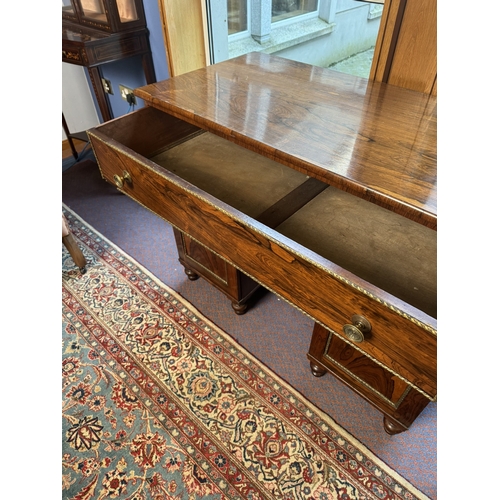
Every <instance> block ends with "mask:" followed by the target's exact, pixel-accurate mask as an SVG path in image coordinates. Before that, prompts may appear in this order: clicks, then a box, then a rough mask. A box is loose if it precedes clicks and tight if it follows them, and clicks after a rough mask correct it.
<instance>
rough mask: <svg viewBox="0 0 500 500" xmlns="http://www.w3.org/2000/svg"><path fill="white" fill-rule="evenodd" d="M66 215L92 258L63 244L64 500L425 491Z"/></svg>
mask: <svg viewBox="0 0 500 500" xmlns="http://www.w3.org/2000/svg"><path fill="white" fill-rule="evenodd" d="M63 210H64V212H65V215H66V217H67V219H68V221H69V224H70V227H71V229H72V232H73V235H74V236H75V238H76V240H77V242H78V243H79V244H80V247H81V248H82V250H83V252H84V254H85V257H86V258H87V260H88V265H87V272H86V273H85V274H81V273H80V272H79V270H78V269H77V268H76V266H75V265H74V263H73V261H72V259H71V257H70V256H69V254H68V253H67V251H66V249H65V248H64V247H63V255H62V261H63V272H62V284H63V286H62V302H63V306H62V341H63V342H62V345H63V356H62V444H63V456H62V497H63V498H64V499H68V500H87V499H99V500H100V499H104V498H117V499H123V500H150V499H151V500H160V499H165V500H166V499H172V500H173V499H178V500H195V499H209V500H210V499H214V500H215V499H221V500H222V499H248V500H259V499H273V500H274V499H283V500H309V499H311V500H313V499H314V500H333V499H335V500H337V499H340V500H350V499H357V500H364V499H366V500H389V499H394V500H399V499H404V500H413V499H427V497H426V496H425V495H424V494H423V493H421V492H419V491H418V490H417V489H416V488H414V487H413V486H412V485H411V484H409V483H408V482H407V481H405V480H404V479H403V478H402V477H400V476H399V475H398V474H397V473H396V472H395V471H393V470H392V469H390V468H389V467H388V466H387V465H385V464H384V463H383V462H382V461H381V460H379V459H378V458H377V457H376V456H374V455H373V454H372V453H370V452H369V451H368V450H367V449H366V448H364V447H363V445H362V444H361V443H359V442H358V441H356V439H355V438H354V437H353V436H351V435H349V434H348V433H347V432H346V431H345V430H343V429H342V428H340V427H339V426H338V425H337V424H336V423H335V422H334V421H333V420H332V419H330V418H329V417H328V416H327V415H325V414H324V413H323V412H321V411H320V410H319V409H317V408H316V407H315V406H313V405H312V404H311V403H309V402H308V401H307V400H306V399H305V398H304V397H303V396H301V395H300V394H298V393H297V392H296V391H294V389H293V388H292V387H291V386H289V385H288V384H287V383H286V382H284V381H283V380H281V379H280V378H279V377H278V376H277V375H275V374H273V372H272V371H270V370H269V369H268V368H266V367H265V366H263V365H262V364H261V363H259V361H258V360H257V359H255V358H254V357H252V355H251V354H249V353H248V352H246V351H245V350H244V349H243V348H242V347H241V346H239V345H238V344H237V343H236V342H235V341H234V340H232V339H231V337H230V336H229V335H227V334H226V333H225V332H223V331H222V330H220V329H219V328H218V327H217V326H215V325H214V324H212V323H211V322H210V321H209V320H208V319H207V318H204V317H203V315H202V314H200V312H199V311H197V310H196V309H195V308H194V307H193V306H191V305H190V304H189V303H187V302H186V301H185V300H184V299H182V298H181V297H180V296H179V295H177V294H176V293H175V292H174V291H172V290H170V289H169V288H168V287H167V286H166V285H165V284H163V283H162V282H160V281H159V280H158V279H157V278H156V277H154V276H153V275H152V274H150V273H149V272H148V271H147V270H146V269H144V268H143V267H142V266H141V265H140V264H138V263H137V262H136V261H134V260H133V259H132V258H131V257H129V256H128V255H126V254H125V253H124V252H123V251H122V250H120V249H119V248H117V247H116V246H115V245H113V244H112V243H111V242H109V241H108V240H107V239H106V238H104V237H103V236H102V235H100V234H99V233H98V232H97V231H95V230H94V229H93V228H92V227H90V226H89V225H88V224H86V223H85V222H84V221H82V220H81V219H80V218H79V217H78V216H77V215H76V214H75V213H73V212H72V211H71V210H69V209H68V208H67V207H65V206H63ZM304 355H305V353H304Z"/></svg>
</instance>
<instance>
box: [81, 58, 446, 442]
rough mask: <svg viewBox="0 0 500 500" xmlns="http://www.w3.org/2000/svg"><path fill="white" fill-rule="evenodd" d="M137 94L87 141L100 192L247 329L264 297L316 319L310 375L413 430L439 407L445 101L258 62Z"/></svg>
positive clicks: (239, 61)
mask: <svg viewBox="0 0 500 500" xmlns="http://www.w3.org/2000/svg"><path fill="white" fill-rule="evenodd" d="M135 92H136V95H137V96H138V97H140V98H142V99H144V101H145V102H146V104H147V106H146V107H145V108H143V109H141V110H138V111H136V112H134V113H131V114H128V115H126V116H124V117H121V118H119V119H116V120H113V121H111V122H108V123H105V124H103V125H101V126H99V127H96V128H94V129H92V130H90V131H88V134H89V137H90V140H91V143H92V146H93V148H94V151H95V155H96V158H97V161H98V164H99V168H100V170H101V173H102V175H103V177H104V178H105V179H107V180H108V181H110V182H113V183H115V184H116V186H117V188H118V189H119V190H120V191H122V192H123V193H125V194H126V195H128V196H130V197H131V198H133V199H134V200H136V201H137V202H139V203H140V204H142V205H144V206H146V207H148V208H149V209H151V210H152V211H153V212H155V213H156V214H158V215H159V216H160V217H162V218H164V219H165V220H167V221H168V222H169V223H170V224H172V226H173V227H174V228H175V233H176V239H177V244H178V248H179V258H180V260H181V262H182V263H183V265H184V266H185V267H186V271H187V273H188V275H189V276H190V277H191V278H193V279H194V278H196V277H197V276H199V275H201V276H203V277H204V278H205V279H207V280H209V281H210V283H212V284H213V285H214V286H217V287H218V288H219V289H220V290H222V291H223V292H224V293H226V295H227V296H228V297H229V298H230V300H231V301H232V303H233V307H234V308H235V311H236V312H237V313H243V312H245V310H246V305H247V302H248V299H249V297H250V296H251V295H252V293H253V292H254V291H255V289H256V288H257V287H258V286H261V285H262V286H264V287H266V288H267V289H269V290H271V291H272V292H273V293H275V294H277V295H279V296H280V297H282V298H283V299H285V300H286V301H288V302H289V303H290V304H292V305H293V306H295V307H297V308H298V309H299V310H301V311H302V312H303V313H304V314H306V315H308V316H309V317H311V318H313V319H314V321H315V325H316V326H315V328H314V331H313V332H312V339H311V346H310V350H309V352H308V353H304V356H306V355H307V356H308V358H309V360H310V363H311V369H312V373H313V375H315V376H321V375H324V374H325V373H327V372H329V373H331V374H333V375H334V376H336V377H338V378H340V379H341V380H342V381H343V382H345V383H346V384H347V385H348V386H350V387H351V388H352V389H353V390H354V391H356V392H357V393H358V394H359V395H360V396H362V397H364V398H366V399H367V400H368V401H370V402H371V403H372V404H373V405H375V406H376V407H377V408H378V409H379V410H380V411H381V412H382V413H383V414H384V428H385V430H386V431H387V432H388V433H390V434H395V433H398V432H402V431H404V430H406V429H407V428H408V427H409V426H410V425H411V423H412V422H413V421H414V420H415V418H416V417H417V416H418V415H419V414H420V412H421V411H422V410H423V408H424V407H425V406H426V405H427V403H428V402H429V401H433V400H435V399H436V395H437V377H436V364H437V360H436V358H437V356H436V347H437V307H436V303H437V299H436V297H437V291H436V289H437V286H436V234H437V200H436V156H437V155H436V98H435V97H433V96H429V95H426V94H421V93H418V92H415V91H411V90H407V89H403V88H398V87H394V86H390V85H387V84H383V83H378V82H371V81H368V80H366V79H363V78H358V77H354V76H350V75H345V74H341V73H337V72H334V71H332V70H329V69H323V68H318V67H313V66H309V65H306V64H302V63H299V62H294V61H290V60H287V59H283V58H280V57H276V56H271V55H266V54H260V53H251V54H247V55H244V56H241V57H238V58H235V59H232V60H229V61H225V62H222V63H218V64H215V65H213V66H209V67H207V68H203V69H199V70H196V71H193V72H191V73H188V74H184V75H180V76H177V77H175V78H171V79H169V80H165V81H162V82H158V83H154V84H151V85H147V86H145V87H142V88H139V89H136V91H135Z"/></svg>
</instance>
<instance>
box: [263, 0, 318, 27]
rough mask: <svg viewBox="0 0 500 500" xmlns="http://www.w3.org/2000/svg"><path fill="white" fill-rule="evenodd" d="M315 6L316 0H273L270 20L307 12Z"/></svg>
mask: <svg viewBox="0 0 500 500" xmlns="http://www.w3.org/2000/svg"><path fill="white" fill-rule="evenodd" d="M317 8H318V0H273V17H272V22H273V23H275V22H277V21H282V20H283V19H289V18H290V17H295V16H301V15H303V14H308V13H309V12H314V11H315V10H317Z"/></svg>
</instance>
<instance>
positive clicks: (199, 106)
mask: <svg viewBox="0 0 500 500" xmlns="http://www.w3.org/2000/svg"><path fill="white" fill-rule="evenodd" d="M136 95H137V96H138V97H140V98H142V99H144V100H145V102H147V103H149V104H150V105H152V106H154V107H156V108H158V109H161V110H163V111H166V112H168V113H169V114H172V115H174V116H177V117H178V118H181V119H183V120H185V121H187V122H190V123H192V124H194V125H197V126H199V127H201V128H204V129H206V130H210V131H211V132H213V133H215V134H217V135H220V136H222V137H224V138H226V139H228V140H230V141H233V142H235V143H237V144H240V145H242V146H244V147H247V148H249V149H251V150H253V151H257V152H258V153H260V154H262V155H264V156H267V157H269V158H271V159H273V160H276V161H278V162H280V163H283V164H285V165H288V166H290V167H292V168H295V169H296V170H299V171H301V172H303V173H306V174H307V175H310V176H312V177H316V178H317V179H320V180H322V181H324V182H327V183H329V184H331V185H333V186H335V187H338V188H340V189H342V190H344V191H347V192H349V193H351V194H354V195H356V196H359V197H361V198H363V199H366V200H368V201H371V202H372V203H375V204H377V205H380V206H382V207H385V208H387V209H389V210H392V211H394V212H396V213H399V214H400V215H403V216H405V217H407V218H409V219H412V220H415V221H416V222H419V223H420V224H423V225H425V226H427V227H430V228H433V229H436V228H437V193H436V191H437V189H436V188H437V186H436V183H437V178H436V177H437V176H436V170H437V168H436V163H437V146H436V135H437V109H436V108H437V105H436V98H435V97H434V96H429V95H427V94H421V93H419V92H415V91H412V90H408V89H403V88H399V87H395V86H392V85H387V84H384V83H378V82H372V81H369V80H367V79H364V78H360V77H354V76H351V75H346V74H343V73H338V72H335V71H332V70H330V69H325V68H320V67H315V66H310V65H308V64H303V63H299V62H295V61H290V60H287V59H283V58H281V57H277V56H272V55H268V54H262V53H255V52H254V53H250V54H246V55H244V56H240V57H238V58H235V59H231V60H228V61H224V62H221V63H218V64H215V65H212V66H208V67H206V68H202V69H199V70H195V71H192V72H190V73H186V74H183V75H180V76H177V77H175V78H171V79H169V80H164V81H162V82H159V83H154V84H151V85H147V86H145V87H142V88H140V89H136Z"/></svg>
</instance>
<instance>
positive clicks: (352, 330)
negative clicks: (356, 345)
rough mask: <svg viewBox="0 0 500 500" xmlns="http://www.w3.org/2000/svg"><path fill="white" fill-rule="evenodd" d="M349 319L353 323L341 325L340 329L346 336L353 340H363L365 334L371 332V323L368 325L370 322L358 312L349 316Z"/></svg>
mask: <svg viewBox="0 0 500 500" xmlns="http://www.w3.org/2000/svg"><path fill="white" fill-rule="evenodd" d="M351 321H352V323H353V324H352V325H344V326H343V328H342V329H343V330H344V333H345V334H346V335H347V338H348V339H349V340H352V341H353V342H363V340H365V334H367V333H370V332H371V330H372V325H370V322H369V321H368V320H367V319H366V318H364V317H363V316H360V315H359V314H355V315H354V316H353V317H352V318H351Z"/></svg>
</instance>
